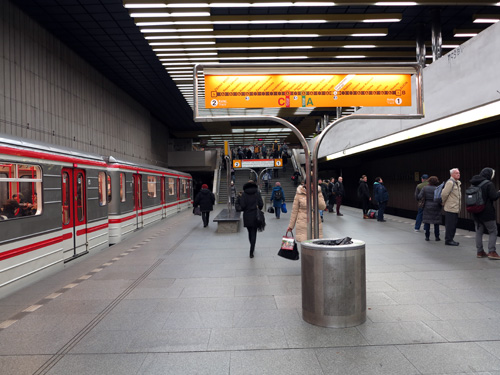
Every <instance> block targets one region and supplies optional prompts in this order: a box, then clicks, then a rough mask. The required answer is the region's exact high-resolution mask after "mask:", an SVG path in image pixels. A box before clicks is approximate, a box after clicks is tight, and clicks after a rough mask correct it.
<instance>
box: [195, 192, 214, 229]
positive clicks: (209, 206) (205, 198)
mask: <svg viewBox="0 0 500 375" xmlns="http://www.w3.org/2000/svg"><path fill="white" fill-rule="evenodd" d="M214 203H215V195H214V193H212V192H211V191H210V190H208V185H207V184H203V185H201V190H200V192H199V193H198V194H197V195H196V197H195V198H194V207H195V208H196V207H198V206H200V211H201V219H202V220H203V227H204V228H206V227H207V226H208V221H209V219H210V211H212V210H213V209H214Z"/></svg>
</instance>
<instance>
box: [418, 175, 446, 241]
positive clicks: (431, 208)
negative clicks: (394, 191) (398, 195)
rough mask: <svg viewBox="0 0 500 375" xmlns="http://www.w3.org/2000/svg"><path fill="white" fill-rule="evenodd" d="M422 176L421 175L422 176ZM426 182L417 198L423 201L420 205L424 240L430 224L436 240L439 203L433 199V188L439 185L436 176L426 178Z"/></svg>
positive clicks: (437, 235) (427, 237) (439, 218)
mask: <svg viewBox="0 0 500 375" xmlns="http://www.w3.org/2000/svg"><path fill="white" fill-rule="evenodd" d="M422 178H423V176H422ZM426 182H427V184H426V185H425V186H424V187H423V188H422V189H421V190H420V192H419V193H418V196H417V198H418V200H423V201H424V206H423V207H422V221H423V223H424V232H425V240H426V241H429V237H430V231H431V224H434V237H435V239H436V241H440V240H441V239H440V238H439V225H440V224H441V204H440V203H439V202H436V201H435V200H434V190H436V187H437V186H438V185H439V180H438V178H437V177H436V176H431V177H429V178H428V179H426Z"/></svg>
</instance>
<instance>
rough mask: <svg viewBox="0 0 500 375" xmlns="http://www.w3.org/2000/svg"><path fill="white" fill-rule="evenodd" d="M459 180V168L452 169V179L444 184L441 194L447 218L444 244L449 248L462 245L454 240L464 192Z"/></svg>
mask: <svg viewBox="0 0 500 375" xmlns="http://www.w3.org/2000/svg"><path fill="white" fill-rule="evenodd" d="M459 180H460V171H459V170H458V168H453V169H451V170H450V178H449V180H448V181H446V183H445V184H444V187H443V190H442V192H441V199H442V202H443V206H444V218H445V225H444V226H445V236H444V240H445V241H444V244H445V245H448V246H458V245H460V243H458V242H456V241H454V240H453V239H454V237H455V233H456V231H457V223H458V213H459V212H460V206H461V203H462V190H461V189H460V185H461V182H460V181H459ZM436 190H437V189H436ZM434 199H436V198H434Z"/></svg>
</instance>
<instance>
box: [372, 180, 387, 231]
mask: <svg viewBox="0 0 500 375" xmlns="http://www.w3.org/2000/svg"><path fill="white" fill-rule="evenodd" d="M373 199H374V200H375V202H376V203H377V204H378V215H377V221H382V222H383V221H385V220H384V211H385V208H386V207H387V202H388V201H389V192H388V191H387V189H386V187H385V186H384V181H382V177H376V178H375V183H374V184H373Z"/></svg>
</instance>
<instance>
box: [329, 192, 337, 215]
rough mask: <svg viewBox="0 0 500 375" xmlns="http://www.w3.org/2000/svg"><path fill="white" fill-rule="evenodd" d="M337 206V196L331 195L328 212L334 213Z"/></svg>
mask: <svg viewBox="0 0 500 375" xmlns="http://www.w3.org/2000/svg"><path fill="white" fill-rule="evenodd" d="M334 204H335V195H330V198H329V199H328V212H329V213H333V205H334Z"/></svg>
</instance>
